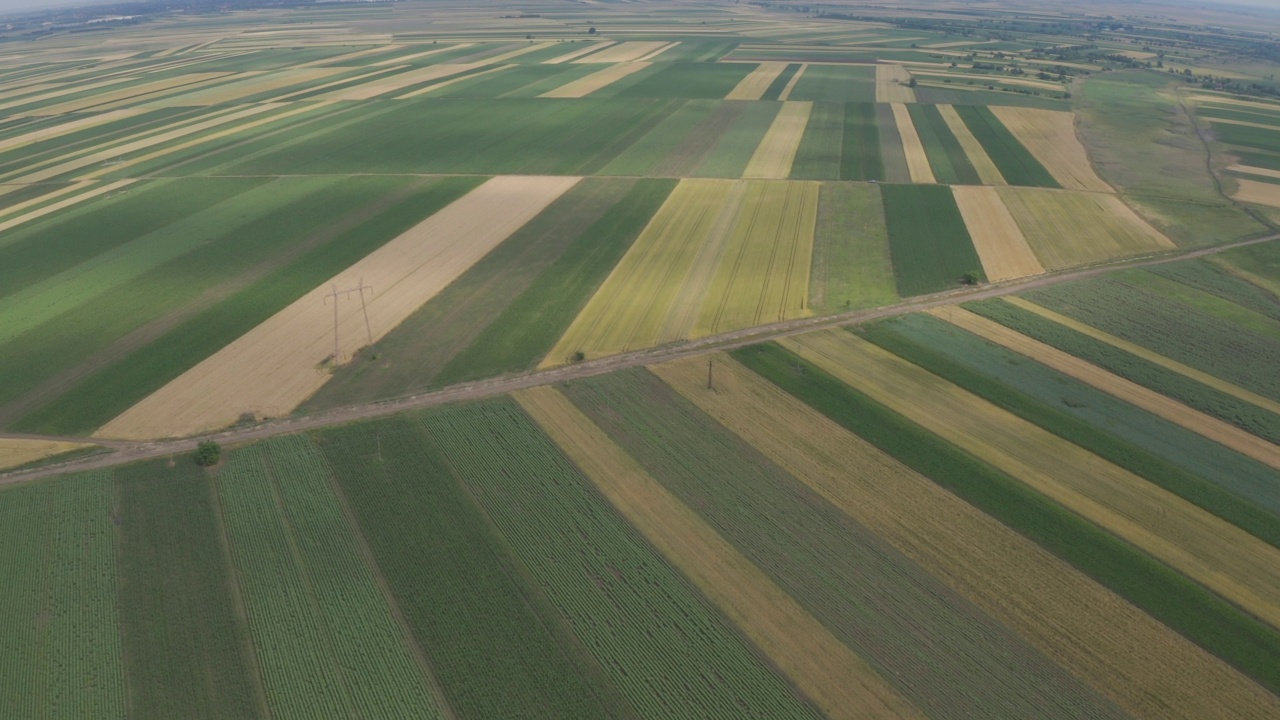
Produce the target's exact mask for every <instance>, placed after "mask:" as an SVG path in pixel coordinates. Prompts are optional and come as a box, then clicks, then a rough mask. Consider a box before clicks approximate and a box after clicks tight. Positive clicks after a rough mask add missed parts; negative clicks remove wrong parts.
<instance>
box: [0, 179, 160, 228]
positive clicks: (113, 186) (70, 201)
mask: <svg viewBox="0 0 1280 720" xmlns="http://www.w3.org/2000/svg"><path fill="white" fill-rule="evenodd" d="M134 182H135V181H134V180H117V181H115V182H112V183H107V184H106V185H99V186H98V187H96V188H93V189H92V190H89V191H87V192H83V193H80V194H79V195H75V196H72V197H69V198H67V199H65V200H59V201H58V202H56V203H52V204H49V205H45V206H44V207H40V208H36V209H35V210H32V211H30V212H28V213H26V214H23V215H19V216H18V217H14V218H10V219H8V220H5V221H4V222H0V232H4V231H6V230H9V229H12V228H15V227H18V226H19V225H22V224H23V223H28V222H31V221H32V220H36V219H39V218H42V217H44V216H45V215H49V214H50V213H55V212H57V211H59V210H63V209H65V208H69V207H71V206H72V205H77V204H79V203H82V202H84V201H85V200H92V199H93V198H96V197H99V196H101V195H106V194H107V193H109V192H113V191H115V190H119V189H120V188H122V187H124V186H126V185H131V184H132V183H134ZM84 187H85V183H77V184H75V185H72V186H70V187H66V188H63V189H62V190H58V191H56V192H53V193H50V194H49V195H46V196H44V197H39V198H36V199H35V200H33V201H32V202H33V203H34V202H45V201H47V200H49V199H50V198H51V197H55V196H57V195H64V194H66V193H69V192H74V191H76V190H81V189H83V188H84ZM15 207H17V206H15ZM28 207H29V206H28ZM10 209H12V208H10Z"/></svg>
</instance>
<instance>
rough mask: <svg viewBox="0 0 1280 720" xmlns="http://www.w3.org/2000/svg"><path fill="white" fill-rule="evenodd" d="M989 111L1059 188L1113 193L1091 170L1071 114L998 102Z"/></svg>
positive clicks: (1091, 167) (1091, 166)
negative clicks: (1038, 162)
mask: <svg viewBox="0 0 1280 720" xmlns="http://www.w3.org/2000/svg"><path fill="white" fill-rule="evenodd" d="M991 112H992V113H994V114H995V116H996V117H997V118H999V119H1000V122H1001V123H1003V124H1004V126H1005V127H1006V128H1008V129H1009V131H1010V132H1012V133H1013V135H1014V137H1016V138H1017V139H1018V141H1019V142H1021V143H1022V144H1023V145H1024V146H1026V148H1027V150H1030V151H1031V154H1032V155H1034V156H1035V158H1036V160H1039V161H1040V164H1042V165H1044V167H1045V169H1047V170H1048V171H1049V174H1051V175H1053V179H1054V180H1057V181H1058V184H1060V185H1062V187H1064V188H1066V189H1068V190H1089V191H1092V192H1107V193H1109V192H1114V190H1113V189H1112V187H1111V186H1110V185H1108V184H1106V183H1105V182H1103V180H1102V178H1100V177H1098V174H1097V173H1096V172H1094V170H1093V165H1092V164H1091V163H1090V162H1089V155H1088V153H1086V152H1085V149H1084V145H1081V144H1080V140H1079V138H1077V137H1076V128H1075V119H1076V118H1075V114H1074V113H1069V112H1058V111H1056V110H1037V109H1035V108H1020V107H1008V106H998V105H993V106H992V107H991Z"/></svg>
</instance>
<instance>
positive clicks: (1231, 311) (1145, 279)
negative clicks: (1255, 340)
mask: <svg viewBox="0 0 1280 720" xmlns="http://www.w3.org/2000/svg"><path fill="white" fill-rule="evenodd" d="M1192 262H1195V261H1192ZM1203 266H1204V267H1207V268H1211V267H1213V266H1212V265H1208V264H1207V263H1205V264H1204V265H1203ZM1159 270H1160V268H1159V267H1157V268H1154V269H1153V270H1146V271H1137V272H1125V273H1122V274H1119V275H1117V276H1116V277H1117V279H1123V280H1124V282H1125V284H1126V285H1131V286H1136V287H1140V288H1143V289H1144V290H1149V291H1151V292H1153V293H1156V294H1159V295H1161V296H1163V297H1167V298H1169V299H1171V300H1175V301H1177V302H1179V303H1181V304H1183V305H1186V306H1188V307H1191V308H1194V309H1195V310H1197V311H1199V312H1202V313H1205V314H1207V315H1211V316H1213V317H1216V318H1219V319H1221V320H1223V321H1224V322H1227V323H1229V324H1231V325H1233V326H1235V327H1238V328H1243V329H1245V330H1248V331H1249V332H1252V333H1256V334H1258V335H1263V336H1266V337H1269V338H1271V339H1272V340H1280V318H1276V317H1271V316H1269V315H1266V314H1264V313H1261V312H1258V311H1256V310H1253V309H1251V308H1247V307H1245V306H1243V305H1240V304H1237V303H1235V302H1233V301H1231V300H1228V299H1227V298H1224V297H1222V296H1220V295H1218V294H1216V293H1213V292H1210V291H1208V290H1201V289H1200V288H1197V287H1193V286H1191V285H1187V284H1184V283H1182V282H1179V281H1177V280H1174V279H1172V278H1169V277H1167V276H1165V275H1164V274H1162V273H1160V272H1159ZM1241 282H1243V281H1241ZM1266 309H1269V310H1271V311H1272V313H1273V314H1280V303H1272V304H1271V305H1270V307H1267V308H1266Z"/></svg>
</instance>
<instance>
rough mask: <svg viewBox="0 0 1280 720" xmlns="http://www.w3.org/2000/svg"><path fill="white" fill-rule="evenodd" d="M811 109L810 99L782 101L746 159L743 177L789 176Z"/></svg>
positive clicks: (781, 177) (783, 177) (782, 177)
mask: <svg viewBox="0 0 1280 720" xmlns="http://www.w3.org/2000/svg"><path fill="white" fill-rule="evenodd" d="M784 67H785V65H784ZM771 82H772V81H771ZM762 92H763V91H762ZM812 110H813V103H811V102H784V103H783V104H782V109H781V110H779V111H778V114H777V115H776V116H775V117H774V118H773V124H772V125H770V126H769V131H768V132H767V133H765V135H764V138H762V139H761V140H760V145H759V146H757V147H756V151H755V153H754V154H753V155H752V156H751V160H750V161H748V162H747V167H746V169H745V170H744V171H743V173H742V177H745V178H776V179H779V180H785V179H786V178H788V177H790V175H791V163H792V162H793V161H794V160H795V158H796V150H798V149H800V140H801V138H803V137H804V131H805V128H806V127H808V125H809V113H810V112H811V111H812Z"/></svg>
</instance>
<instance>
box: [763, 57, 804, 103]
mask: <svg viewBox="0 0 1280 720" xmlns="http://www.w3.org/2000/svg"><path fill="white" fill-rule="evenodd" d="M799 69H800V64H799V63H788V64H787V66H786V67H785V68H783V70H782V72H781V73H780V74H779V75H778V77H776V78H774V80H773V82H772V83H770V84H769V87H768V88H767V89H766V90H765V91H764V95H763V96H761V98H760V99H761V100H777V99H778V96H779V95H781V94H782V91H783V90H785V89H787V84H788V83H790V82H791V78H793V77H795V74H796V71H798V70H799Z"/></svg>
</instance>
